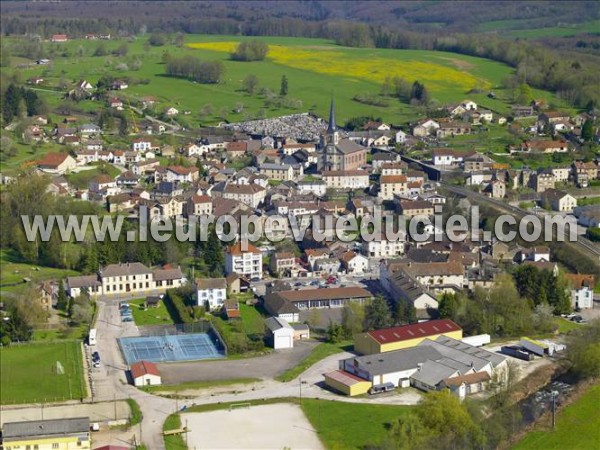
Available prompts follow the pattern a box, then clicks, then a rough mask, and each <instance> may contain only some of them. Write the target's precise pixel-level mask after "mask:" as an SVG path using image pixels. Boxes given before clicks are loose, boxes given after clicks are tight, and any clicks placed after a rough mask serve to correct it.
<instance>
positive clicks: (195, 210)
mask: <svg viewBox="0 0 600 450" xmlns="http://www.w3.org/2000/svg"><path fill="white" fill-rule="evenodd" d="M212 202H213V199H212V198H211V197H209V196H208V195H192V196H191V197H190V198H188V200H187V214H188V216H192V215H193V216H210V215H211V214H212V212H213V204H212Z"/></svg>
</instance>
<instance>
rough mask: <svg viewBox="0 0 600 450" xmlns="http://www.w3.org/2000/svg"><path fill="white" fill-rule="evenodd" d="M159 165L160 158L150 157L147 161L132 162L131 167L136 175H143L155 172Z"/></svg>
mask: <svg viewBox="0 0 600 450" xmlns="http://www.w3.org/2000/svg"><path fill="white" fill-rule="evenodd" d="M136 154H137V153H136ZM159 166H160V161H159V160H157V159H149V160H146V161H138V162H135V163H133V164H131V165H130V169H131V172H133V174H134V175H137V176H142V175H146V174H148V173H153V172H154V171H155V170H156V169H157V168H158V167H159Z"/></svg>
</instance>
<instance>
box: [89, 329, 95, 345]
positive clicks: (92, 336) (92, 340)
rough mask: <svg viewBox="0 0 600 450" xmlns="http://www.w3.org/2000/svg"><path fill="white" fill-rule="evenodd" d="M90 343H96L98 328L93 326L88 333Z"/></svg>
mask: <svg viewBox="0 0 600 450" xmlns="http://www.w3.org/2000/svg"><path fill="white" fill-rule="evenodd" d="M88 345H96V329H95V328H92V329H91V330H90V333H89V334H88Z"/></svg>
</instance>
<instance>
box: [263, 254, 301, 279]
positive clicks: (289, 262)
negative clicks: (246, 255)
mask: <svg viewBox="0 0 600 450" xmlns="http://www.w3.org/2000/svg"><path fill="white" fill-rule="evenodd" d="M295 265H296V257H295V256H294V254H293V253H291V252H277V253H274V254H273V255H271V261H270V265H269V267H270V269H271V272H273V273H276V274H278V275H281V274H285V273H290V271H291V270H292V269H293V268H294V266H295Z"/></svg>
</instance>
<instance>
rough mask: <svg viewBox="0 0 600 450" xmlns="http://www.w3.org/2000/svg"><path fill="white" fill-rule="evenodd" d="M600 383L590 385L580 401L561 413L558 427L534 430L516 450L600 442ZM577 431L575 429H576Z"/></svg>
mask: <svg viewBox="0 0 600 450" xmlns="http://www.w3.org/2000/svg"><path fill="white" fill-rule="evenodd" d="M599 404H600V385H597V386H594V387H592V388H590V389H589V390H588V391H587V392H586V393H585V394H584V395H583V396H582V397H581V398H580V399H579V400H577V401H576V402H575V403H573V404H571V405H569V406H567V407H565V409H564V410H562V411H560V412H559V413H558V417H557V419H556V430H554V431H552V430H550V429H546V430H544V431H532V432H531V433H529V434H527V435H526V436H525V438H524V439H522V440H521V441H519V442H518V443H517V444H516V445H515V446H514V447H513V449H514V450H534V449H535V450H537V449H542V448H543V449H544V450H562V449H582V450H583V449H592V448H597V447H598V442H599V441H600V414H598V405H599ZM574 430H576V432H574Z"/></svg>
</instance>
